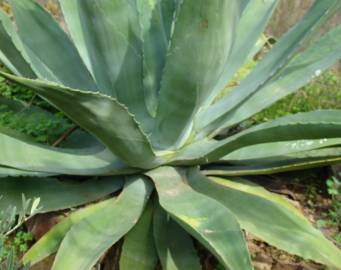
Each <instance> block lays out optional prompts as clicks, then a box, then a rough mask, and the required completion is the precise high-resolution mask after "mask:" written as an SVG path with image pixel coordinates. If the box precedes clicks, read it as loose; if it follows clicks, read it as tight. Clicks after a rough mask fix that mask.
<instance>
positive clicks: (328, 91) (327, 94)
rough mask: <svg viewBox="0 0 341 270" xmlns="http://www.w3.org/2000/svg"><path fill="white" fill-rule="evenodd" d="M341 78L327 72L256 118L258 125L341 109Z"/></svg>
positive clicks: (331, 72)
mask: <svg viewBox="0 0 341 270" xmlns="http://www.w3.org/2000/svg"><path fill="white" fill-rule="evenodd" d="M340 89H341V78H340V76H337V75H336V73H335V72H334V71H332V70H330V71H327V72H325V73H324V74H322V75H321V76H320V77H318V78H317V79H315V80H314V81H313V82H311V83H310V84H308V85H307V86H305V87H303V88H302V89H300V90H299V91H297V92H296V93H294V94H292V95H289V96H288V97H286V98H285V99H283V100H281V101H279V102H277V103H275V104H274V105H272V106H271V107H269V108H267V109H266V110H264V111H262V112H261V113H259V114H257V115H256V116H254V121H255V122H256V123H260V122H265V121H269V120H272V119H275V118H278V117H282V116H285V115H288V114H294V113H298V112H309V111H313V110H322V109H341V91H340Z"/></svg>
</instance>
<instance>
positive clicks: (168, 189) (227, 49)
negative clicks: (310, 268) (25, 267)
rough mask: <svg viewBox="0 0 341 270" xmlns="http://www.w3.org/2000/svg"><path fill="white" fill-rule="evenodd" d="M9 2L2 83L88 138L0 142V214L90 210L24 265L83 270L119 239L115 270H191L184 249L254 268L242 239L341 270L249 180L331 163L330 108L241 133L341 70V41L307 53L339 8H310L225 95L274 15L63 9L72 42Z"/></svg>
mask: <svg viewBox="0 0 341 270" xmlns="http://www.w3.org/2000/svg"><path fill="white" fill-rule="evenodd" d="M9 3H10V5H11V8H12V11H13V15H14V19H15V23H16V25H13V22H12V21H11V20H10V18H9V17H8V16H7V15H6V14H5V13H4V12H2V13H0V38H1V40H2V41H3V42H1V44H0V61H1V62H2V63H3V64H4V66H6V68H7V69H8V70H9V71H10V72H1V73H0V74H1V76H2V77H4V78H6V79H7V80H9V81H11V82H12V83H18V84H20V85H23V86H25V87H27V88H30V89H31V90H32V91H33V92H34V93H35V94H36V95H38V96H39V97H40V98H43V99H44V100H45V101H47V102H48V103H49V104H50V105H52V106H53V107H55V108H56V109H58V110H59V111H61V112H63V113H64V114H65V115H66V116H67V117H68V118H69V119H70V120H71V121H73V122H74V123H76V125H78V126H80V127H81V128H82V130H83V131H79V132H77V133H74V134H72V135H71V136H70V137H69V138H68V139H67V140H66V141H65V142H64V143H63V145H60V147H54V146H49V145H46V144H41V143H37V142H34V141H32V140H31V139H30V138H27V137H23V136H22V134H18V133H15V132H14V131H13V130H8V129H6V128H0V143H1V149H2V154H1V156H0V177H1V178H2V179H1V181H0V185H1V187H0V190H1V192H2V193H3V200H2V201H0V209H1V208H4V207H6V206H8V205H14V206H15V205H18V202H20V201H21V194H25V196H26V197H30V198H35V197H39V199H40V205H41V208H40V209H39V210H40V212H41V213H46V212H50V211H56V210H60V209H68V208H74V207H78V206H84V205H87V206H85V207H81V208H80V209H78V210H77V211H73V212H72V213H71V214H70V215H69V216H68V217H66V218H65V219H64V220H63V221H62V222H60V223H59V224H58V225H56V226H55V227H54V228H53V229H51V230H50V231H49V232H48V233H47V234H46V235H45V236H44V237H43V238H41V239H40V240H39V241H38V242H37V243H36V244H35V245H34V246H33V247H32V248H31V249H30V250H29V251H28V252H27V253H26V254H25V256H24V258H23V262H24V263H31V264H35V263H37V262H39V261H41V260H42V259H44V258H46V257H48V256H49V255H51V254H54V253H56V258H55V261H54V264H53V266H52V269H53V270H64V269H75V270H87V269H91V268H92V267H93V266H94V265H95V264H96V263H97V262H98V260H99V259H100V258H101V256H102V255H103V254H105V252H106V251H107V250H108V249H109V248H110V247H111V246H112V245H113V244H115V243H117V242H118V241H119V240H120V239H122V238H124V242H123V246H122V252H121V257H120V262H119V264H120V269H121V270H125V269H127V270H128V269H141V270H144V269H146V270H148V269H154V268H155V265H156V263H157V261H158V260H159V261H160V263H161V265H162V268H163V269H165V270H167V269H180V270H181V269H201V265H200V261H199V259H198V256H197V254H196V250H195V247H194V245H193V241H192V238H191V236H192V237H194V238H195V239H196V240H197V241H199V242H200V243H201V244H202V245H203V246H204V247H205V248H206V249H207V250H208V251H209V252H211V253H212V254H213V255H214V256H215V257H216V258H217V260H218V261H219V262H220V264H221V266H222V267H224V268H225V269H231V270H249V269H253V267H252V264H251V259H250V255H249V252H248V249H247V245H246V241H245V237H244V233H243V230H245V231H248V232H251V233H252V234H254V235H256V236H257V237H259V238H261V239H262V240H264V241H265V242H267V243H269V244H271V245H273V246H276V247H278V248H280V249H283V250H286V251H288V252H290V253H292V254H295V255H298V256H301V257H304V258H306V259H311V260H314V261H316V262H319V263H322V264H325V265H327V266H329V267H331V268H334V269H340V266H341V252H340V250H339V249H338V248H337V247H336V246H335V245H334V244H333V243H332V242H331V241H329V240H328V239H327V238H325V237H324V236H323V234H322V233H321V232H320V231H319V230H317V229H316V228H314V226H313V225H312V224H311V223H310V222H309V221H308V220H307V219H306V218H305V217H304V216H303V215H302V213H301V212H300V211H299V210H298V209H296V208H295V207H294V206H293V205H291V204H290V203H289V202H288V201H287V200H285V199H284V198H282V197H280V196H278V195H276V194H273V193H270V192H268V191H267V190H265V189H264V188H262V187H261V186H259V185H256V184H255V183H253V182H250V181H249V179H248V176H249V175H262V174H272V173H276V172H283V171H292V170H299V169H303V168H311V167H316V166H322V165H326V164H332V163H336V162H340V160H341V154H340V153H341V150H340V142H341V138H340V134H341V119H340V110H336V109H334V110H318V111H309V112H305V113H298V114H292V115H288V116H284V117H279V118H276V119H275V120H272V121H266V122H263V121H261V122H262V123H259V124H257V125H252V126H250V127H247V128H245V129H241V130H238V129H237V130H236V126H238V125H239V124H240V123H242V122H244V121H245V120H247V119H250V118H252V117H253V116H254V115H256V114H257V113H259V112H261V111H263V110H264V109H265V108H267V107H269V106H271V105H272V104H274V103H275V102H277V101H279V100H280V99H282V98H284V97H286V96H288V95H290V94H292V93H294V92H295V91H296V90H297V89H299V88H301V87H302V86H304V85H305V84H307V83H308V82H309V81H311V80H312V79H313V78H315V77H317V76H318V75H320V74H321V73H322V72H323V71H324V70H326V69H327V68H328V67H330V66H332V65H333V64H334V63H335V62H336V61H337V60H338V59H340V58H341V45H340V42H339V40H340V37H341V28H340V27H337V28H335V29H333V30H332V31H331V32H329V33H327V34H325V35H324V36H323V37H321V38H320V39H319V40H317V41H314V42H312V37H313V33H314V32H316V31H318V29H319V28H320V27H321V26H322V25H323V24H324V23H325V22H326V21H327V20H328V19H329V18H331V16H333V14H335V13H336V12H338V11H340V9H341V2H340V1H338V0H324V1H315V3H314V4H313V6H312V7H311V9H310V10H309V11H308V13H307V14H306V16H305V17H304V18H303V19H302V20H301V21H300V22H299V23H298V24H297V25H295V26H294V27H293V28H292V29H291V30H290V31H289V32H288V33H286V34H285V35H284V36H283V37H282V38H281V39H279V40H278V42H277V43H276V44H275V45H274V46H273V48H272V49H271V50H269V52H267V53H266V55H265V56H264V57H263V58H262V59H261V60H260V61H259V62H257V63H256V65H255V67H254V68H253V69H252V71H251V72H250V73H249V74H247V76H246V77H245V78H244V79H242V80H241V81H240V83H238V84H235V85H234V88H233V89H232V90H231V91H229V93H228V94H223V95H222V91H223V92H224V88H225V86H226V85H229V82H231V80H232V79H233V78H234V76H235V74H236V73H237V72H238V71H239V70H240V69H241V68H242V67H243V66H244V64H245V63H248V62H249V60H250V59H252V58H253V56H254V53H256V52H257V50H255V49H254V48H255V44H256V43H257V41H258V40H259V37H260V36H261V35H262V33H263V31H264V28H265V26H266V24H267V22H268V20H269V18H270V17H271V14H272V13H273V11H274V9H275V8H276V5H277V3H278V1H275V0H268V1H247V0H213V1H212V2H210V4H209V5H207V1H204V0H202V1H198V0H195V1H194V0H183V1H175V0H160V1H148V2H146V1H138V0H136V1H135V0H129V1H121V0H99V1H96V4H94V2H93V1H87V0H85V1H70V0H60V1H59V3H60V5H61V7H62V11H63V14H64V18H65V22H66V24H67V27H68V33H66V32H64V30H63V29H62V28H61V27H60V26H59V24H58V23H57V22H56V21H55V20H54V19H53V17H52V16H50V15H49V13H48V12H47V11H46V10H44V9H43V8H42V7H41V6H40V5H38V4H37V3H36V2H35V1H33V0H26V1H22V0H10V1H9ZM204 7H205V8H204ZM33 29H34V31H32V30H33ZM56 41H58V42H56ZM307 44H308V45H310V46H307ZM217 97H221V98H220V99H218V98H217ZM5 102H7V104H10V103H11V101H8V99H7V101H2V103H5ZM13 106H14V105H13ZM16 106H20V105H18V104H17V103H16ZM23 106H26V105H23ZM29 109H30V110H42V109H39V108H37V107H36V106H34V105H31V106H30V107H29ZM25 113H28V111H25ZM46 114H47V115H49V116H50V118H51V119H55V115H53V114H51V113H50V112H46ZM37 183H39V184H37ZM94 202H95V203H94ZM274 217H276V218H274ZM293 231H295V234H294V235H293V233H292V232H293ZM293 243H295V245H293Z"/></svg>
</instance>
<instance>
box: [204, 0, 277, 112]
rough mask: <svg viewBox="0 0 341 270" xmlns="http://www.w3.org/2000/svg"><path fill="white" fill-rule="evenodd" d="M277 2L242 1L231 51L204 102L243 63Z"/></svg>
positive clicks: (273, 0)
mask: <svg viewBox="0 0 341 270" xmlns="http://www.w3.org/2000/svg"><path fill="white" fill-rule="evenodd" d="M278 2H279V1H278V0H266V1H247V3H246V4H245V3H242V6H243V5H245V8H244V9H243V12H242V14H241V17H240V20H239V22H238V24H237V29H236V40H235V41H234V44H233V49H232V53H231V55H230V57H229V60H228V61H227V62H226V65H225V68H224V71H223V73H222V74H221V76H220V79H219V80H218V82H217V84H216V86H215V88H214V90H213V91H212V93H211V95H210V97H209V98H208V99H207V103H206V104H208V105H209V104H211V102H212V101H213V100H214V99H215V97H216V96H217V95H218V94H219V92H220V91H222V90H223V89H224V88H225V86H226V85H227V84H228V82H229V81H230V80H231V79H232V77H233V76H234V74H235V73H236V72H237V71H238V70H239V69H240V68H241V67H242V66H243V65H244V64H245V62H246V60H247V59H248V58H249V56H250V52H251V51H252V49H253V47H254V44H255V43H256V42H257V40H258V39H259V38H260V37H261V35H262V33H263V32H264V29H265V27H266V25H267V23H268V21H269V19H270V17H271V15H272V14H273V12H274V10H275V8H276V6H277V4H278ZM257 52H258V51H257Z"/></svg>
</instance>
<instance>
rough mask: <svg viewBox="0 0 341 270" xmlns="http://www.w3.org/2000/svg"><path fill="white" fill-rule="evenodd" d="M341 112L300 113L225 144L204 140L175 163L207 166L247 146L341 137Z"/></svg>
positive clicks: (186, 149) (185, 152)
mask: <svg viewBox="0 0 341 270" xmlns="http://www.w3.org/2000/svg"><path fill="white" fill-rule="evenodd" d="M340 114H341V111H340V110H321V111H315V112H307V113H298V114H294V115H290V116H286V117H282V118H279V119H276V120H274V121H271V122H267V123H263V124H260V125H257V126H254V127H251V128H249V129H247V130H244V131H242V132H240V133H238V134H236V135H232V136H230V137H228V138H226V139H223V140H221V141H214V140H202V141H199V142H197V143H193V144H191V145H189V146H187V147H184V148H183V149H182V151H180V153H179V155H178V156H177V157H176V158H175V160H174V161H173V163H174V164H206V163H210V162H214V161H217V160H219V159H221V158H222V157H223V156H226V155H227V154H229V153H231V152H233V151H236V150H238V149H241V148H243V147H246V146H251V145H256V144H261V143H271V142H280V141H283V140H316V139H329V138H339V137H340V134H341V118H340Z"/></svg>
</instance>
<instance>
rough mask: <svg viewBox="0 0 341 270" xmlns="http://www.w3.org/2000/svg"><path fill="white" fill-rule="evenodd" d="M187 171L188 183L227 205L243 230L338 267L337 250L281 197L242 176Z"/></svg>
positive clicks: (297, 253) (340, 262)
mask: <svg viewBox="0 0 341 270" xmlns="http://www.w3.org/2000/svg"><path fill="white" fill-rule="evenodd" d="M191 175H192V177H189V179H190V184H191V186H193V187H194V189H195V190H197V191H199V192H201V193H203V194H205V195H207V196H212V197H214V198H215V199H216V200H218V201H219V202H220V203H222V204H223V205H225V206H226V207H227V208H228V209H230V210H231V211H232V212H233V213H234V215H235V216H236V218H237V219H238V221H239V222H240V224H241V226H242V228H243V229H245V230H246V231H248V232H251V233H252V234H254V235H256V236H257V237H259V238H261V239H262V240H264V241H266V242H267V243H269V244H271V245H274V246H276V247H277V248H280V249H283V250H285V251H287V252H289V253H291V254H295V255H298V256H301V257H303V258H305V259H310V260H314V261H316V262H320V263H323V264H326V265H328V266H330V267H334V268H337V269H340V265H341V252H340V250H339V249H338V248H337V247H336V246H335V245H334V244H333V243H332V242H330V241H329V240H327V239H326V238H325V237H324V236H323V234H322V233H321V232H320V231H318V230H317V229H315V228H314V227H313V226H312V225H311V224H310V223H309V221H308V220H307V219H306V218H304V217H303V215H302V214H301V213H300V212H299V211H298V210H297V209H296V208H295V207H294V206H292V205H290V204H289V202H288V201H286V200H285V199H283V198H281V197H280V196H278V195H275V194H272V193H270V192H268V191H266V190H265V189H263V188H262V187H260V186H258V185H256V184H254V183H251V182H248V181H244V180H242V179H236V180H227V179H221V178H216V177H215V178H206V177H203V176H202V175H200V173H198V172H192V174H191Z"/></svg>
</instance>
